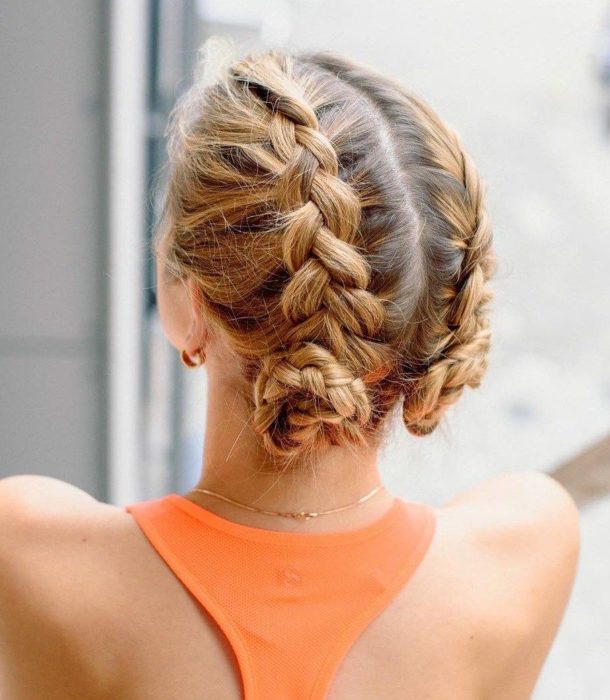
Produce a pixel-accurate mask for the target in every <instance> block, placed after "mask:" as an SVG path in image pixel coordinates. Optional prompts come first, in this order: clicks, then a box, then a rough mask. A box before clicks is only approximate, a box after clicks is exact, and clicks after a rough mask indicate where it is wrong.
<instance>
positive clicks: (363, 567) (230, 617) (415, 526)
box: [125, 493, 436, 700]
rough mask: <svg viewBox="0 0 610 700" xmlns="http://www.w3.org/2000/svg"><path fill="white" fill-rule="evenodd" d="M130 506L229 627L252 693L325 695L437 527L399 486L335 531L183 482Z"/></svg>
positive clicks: (257, 696)
mask: <svg viewBox="0 0 610 700" xmlns="http://www.w3.org/2000/svg"><path fill="white" fill-rule="evenodd" d="M125 510H126V511H127V512H129V513H131V514H132V515H133V517H134V518H135V520H136V522H137V523H138V525H139V527H140V529H141V530H142V532H143V533H144V535H145V536H146V537H147V539H148V540H149V541H150V544H151V545H152V546H153V547H154V549H155V550H156V551H157V553H158V554H159V556H160V557H161V558H162V559H163V560H164V562H165V563H166V564H167V566H168V567H169V568H170V569H171V571H172V572H173V573H174V574H175V575H176V576H177V577H178V579H179V580H180V581H181V582H182V584H183V585H184V586H185V587H186V588H187V589H188V590H189V591H190V592H191V593H192V594H193V596H194V597H195V598H196V600H197V601H198V602H199V603H200V604H201V605H202V606H203V608H204V609H205V610H206V611H207V612H208V614H210V615H211V616H212V618H213V619H214V620H215V621H216V623H217V624H218V626H219V627H220V629H221V630H222V631H223V632H224V634H225V635H226V638H227V640H228V642H229V644H230V645H231V647H232V648H233V651H234V653H235V656H236V658H237V661H238V665H239V670H240V674H241V681H242V688H243V697H244V699H245V700H269V699H270V698H277V699H278V700H280V699H281V700H323V699H324V698H325V697H326V695H327V693H328V690H329V688H330V684H331V681H332V679H333V676H334V674H335V673H336V671H337V670H338V667H339V665H340V663H341V661H342V659H343V658H344V657H345V655H346V654H347V652H348V651H349V649H350V647H351V646H352V645H353V643H354V642H355V641H356V639H357V638H358V637H359V635H360V634H361V633H362V632H363V631H364V629H365V628H366V627H367V626H368V624H369V623H370V622H371V621H372V620H373V619H374V618H376V617H377V616H378V615H379V614H380V613H381V611H382V610H383V609H384V608H385V607H386V605H387V604H388V603H389V602H390V600H391V599H392V598H393V597H394V596H396V595H397V594H398V593H399V592H400V590H401V589H402V588H403V587H404V586H405V584H406V583H407V582H408V581H409V579H410V578H411V576H412V575H413V573H414V572H415V570H416V568H417V566H418V564H419V563H420V562H421V560H422V559H423V557H424V554H425V553H426V551H427V549H428V547H429V545H430V543H431V540H432V538H433V534H434V532H435V529H436V515H435V511H434V509H433V508H432V506H430V505H427V504H425V503H418V502H411V501H404V500H402V499H400V498H395V499H394V503H393V505H392V506H391V507H390V509H389V510H388V511H386V512H385V513H384V514H383V516H382V517H381V518H380V519H377V520H376V521H373V522H372V523H369V524H367V525H366V526H364V527H360V528H358V529H354V530H343V531H335V532H284V531H278V530H265V529H262V528H256V527H251V526H248V525H243V524H241V523H236V522H234V521H232V520H227V519H225V518H223V517H221V516H219V515H216V514H215V513H213V512H211V511H208V510H205V509H204V508H203V507H202V506H200V505H198V504H196V503H194V502H193V501H190V500H189V499H187V498H186V497H184V496H180V495H179V494H177V493H171V494H168V495H166V496H164V497H162V498H158V499H152V500H147V501H140V502H138V503H132V504H130V505H127V506H125Z"/></svg>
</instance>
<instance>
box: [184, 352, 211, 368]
mask: <svg viewBox="0 0 610 700" xmlns="http://www.w3.org/2000/svg"><path fill="white" fill-rule="evenodd" d="M195 357H197V359H198V361H197V362H193V360H192V358H191V356H190V355H189V354H188V352H187V351H186V349H185V350H182V352H181V353H180V359H181V361H182V364H183V365H184V366H185V367H188V368H189V369H193V368H195V367H200V366H201V365H202V364H203V362H204V360H205V355H204V354H203V351H202V350H201V348H199V350H197V351H196V353H195Z"/></svg>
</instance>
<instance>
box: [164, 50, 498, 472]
mask: <svg viewBox="0 0 610 700" xmlns="http://www.w3.org/2000/svg"><path fill="white" fill-rule="evenodd" d="M167 135H168V137H169V138H168V156H169V158H168V167H169V177H168V180H167V192H166V196H165V199H164V206H163V214H162V217H161V219H162V221H164V222H167V225H164V226H162V227H161V226H159V231H160V230H161V228H162V229H163V231H164V236H166V237H167V243H168V245H167V269H168V271H169V272H170V273H172V274H173V275H175V276H176V277H179V278H182V279H184V278H190V279H192V280H194V281H195V282H196V283H197V286H198V288H199V289H200V291H201V296H202V299H203V301H204V305H205V312H206V318H207V319H208V320H209V321H210V323H211V324H212V326H214V327H217V328H219V329H222V331H224V333H226V337H227V338H228V339H229V340H230V344H231V347H232V348H233V349H234V350H235V353H236V356H237V357H239V358H240V360H241V370H242V376H243V379H244V391H243V398H244V399H245V400H246V402H247V404H248V406H249V408H250V410H251V414H250V415H251V417H252V423H253V427H254V429H255V431H256V433H257V434H258V435H259V436H260V437H261V439H262V442H263V444H264V447H265V448H266V449H267V451H268V452H269V453H270V454H271V455H273V456H274V457H275V458H277V459H279V460H280V461H281V462H282V463H283V464H289V463H291V462H292V461H294V460H295V459H296V458H297V457H298V456H305V455H306V454H312V453H313V452H315V451H318V450H321V449H324V448H326V447H328V446H329V445H343V446H357V445H361V444H364V443H365V442H366V439H367V438H372V437H374V436H375V435H377V437H378V436H379V434H380V430H379V429H380V425H381V423H382V420H383V419H384V418H385V417H386V415H387V414H388V413H389V411H390V409H391V408H392V407H393V406H394V405H395V404H396V403H397V401H398V400H399V399H402V417H403V421H404V425H405V426H406V428H407V430H408V431H409V432H411V433H412V434H414V435H418V436H422V435H427V434H429V433H430V432H432V431H433V430H434V429H435V427H436V426H437V424H438V422H439V420H440V418H441V415H442V414H443V411H444V410H445V409H446V408H447V407H448V406H449V405H450V404H452V403H454V402H455V401H456V400H457V399H458V397H459V396H460V394H461V392H462V390H463V388H464V387H465V386H470V387H477V386H479V384H480V381H481V377H482V375H483V373H484V371H485V369H486V367H487V355H488V350H489V347H490V331H489V322H488V318H487V316H486V313H485V311H486V308H485V307H486V305H487V304H488V302H489V301H490V300H491V298H492V293H491V292H490V290H489V288H488V287H487V285H486V283H487V281H488V279H489V278H490V276H491V275H492V273H493V271H494V267H495V263H494V257H493V254H492V248H491V244H492V232H491V227H490V223H489V220H488V217H487V214H486V211H485V207H484V201H483V200H484V192H483V186H482V182H481V179H480V177H479V175H478V173H477V171H476V169H475V166H474V165H473V163H472V161H471V159H470V157H469V156H468V154H467V153H466V151H465V150H464V148H463V146H462V143H461V141H460V139H459V137H458V136H457V134H456V133H455V132H454V131H453V130H452V129H451V128H450V127H449V126H448V125H447V124H445V123H444V122H443V121H441V119H440V118H439V117H438V116H437V115H436V114H435V113H434V111H433V110H432V109H431V108H430V107H429V106H427V105H426V104H425V103H424V102H423V101H422V100H421V99H420V98H418V97H417V96H415V95H414V94H412V93H410V92H408V91H407V90H406V89H405V88H404V87H402V86H401V85H399V84H397V83H395V82H393V81H391V80H389V79H387V78H385V77H383V76H381V75H379V74H377V73H375V72H374V71H372V70H370V69H369V68H367V67H365V66H362V65H359V64H356V63H354V62H352V61H350V60H348V59H346V58H343V57H340V56H337V55H336V54H332V53H328V52H323V53H309V54H306V53H299V54H289V53H287V52H284V51H280V50H272V51H268V52H266V53H263V54H261V55H257V56H248V57H245V58H241V59H236V60H234V61H233V62H232V63H231V64H230V65H228V66H227V67H226V68H225V69H224V70H223V72H222V73H221V75H220V76H219V77H218V78H217V79H216V80H215V81H213V82H212V83H211V84H208V85H205V86H203V85H201V84H199V83H198V82H195V84H194V85H193V86H192V87H191V88H190V89H189V90H188V91H187V92H186V93H185V94H184V95H183V96H182V97H181V98H179V100H178V101H177V103H176V105H175V107H174V109H173V111H172V114H171V115H170V120H169V122H168V130H167ZM157 238H158V239H159V236H158V237H157ZM158 242H159V240H157V243H158Z"/></svg>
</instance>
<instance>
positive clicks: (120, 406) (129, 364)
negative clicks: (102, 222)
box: [108, 0, 148, 505]
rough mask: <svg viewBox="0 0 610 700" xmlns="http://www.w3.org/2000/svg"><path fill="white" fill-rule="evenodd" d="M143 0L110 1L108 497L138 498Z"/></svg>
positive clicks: (143, 160) (144, 60)
mask: <svg viewBox="0 0 610 700" xmlns="http://www.w3.org/2000/svg"><path fill="white" fill-rule="evenodd" d="M147 30H148V3H147V2H146V0H131V1H130V2H123V1H122V0H113V1H112V3H111V17H110V113H109V126H110V134H109V139H110V143H109V160H110V162H109V187H108V192H109V270H110V280H109V297H110V298H109V302H110V303H109V334H108V342H109V348H108V350H109V374H110V376H109V383H108V386H109V393H110V395H109V401H108V411H109V417H108V425H109V443H110V444H109V452H108V455H109V458H108V459H109V463H108V501H109V502H110V503H113V504H117V505H119V504H124V503H126V502H128V501H132V500H137V499H138V498H139V483H140V478H139V475H140V468H141V464H140V435H141V425H140V423H141V410H140V397H141V371H140V370H141V367H140V363H141V336H142V331H141V329H142V316H143V312H144V302H145V298H144V292H143V265H142V258H143V254H144V247H145V239H144V232H145V203H146V187H145V181H146V150H145V146H146V85H147V82H146V78H147V41H148V31H147Z"/></svg>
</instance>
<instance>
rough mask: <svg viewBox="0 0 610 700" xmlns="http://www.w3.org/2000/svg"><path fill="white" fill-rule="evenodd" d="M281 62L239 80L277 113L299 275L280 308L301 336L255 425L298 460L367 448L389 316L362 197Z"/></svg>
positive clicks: (277, 355)
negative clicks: (369, 379)
mask: <svg viewBox="0 0 610 700" xmlns="http://www.w3.org/2000/svg"><path fill="white" fill-rule="evenodd" d="M273 57H274V59H275V60H274V62H273V63H271V64H267V65H265V66H260V64H257V63H255V62H252V61H244V62H242V63H239V64H237V65H235V66H233V68H232V70H231V75H232V76H233V78H234V79H236V80H237V81H240V82H242V83H243V84H245V85H246V86H247V87H248V88H249V89H251V90H253V91H254V92H255V94H256V95H257V96H258V97H259V98H260V99H261V100H262V101H263V102H264V104H265V105H266V106H267V107H268V108H269V109H270V110H271V114H272V118H271V122H270V127H269V139H270V142H271V146H272V148H273V150H274V152H275V154H276V156H277V157H278V158H279V159H280V160H281V161H282V163H283V168H282V170H281V171H280V172H279V174H278V176H277V178H276V181H275V182H276V195H275V199H276V205H277V207H278V211H279V212H281V213H282V214H283V221H284V222H285V230H284V233H283V242H282V254H283V261H284V264H285V266H286V268H287V270H288V272H289V273H290V275H291V277H290V280H289V281H288V283H287V284H286V286H285V288H284V290H283V291H282V294H281V299H280V305H281V309H282V312H283V314H284V316H285V318H286V319H287V320H288V321H289V322H290V323H291V324H292V328H290V330H289V331H288V333H287V334H286V337H285V346H284V347H282V348H280V349H279V350H277V351H276V352H274V353H272V354H269V355H268V356H266V357H265V358H264V359H263V361H262V367H261V370H260V373H259V375H258V377H257V379H256V382H255V385H254V397H255V404H256V410H255V412H254V416H253V420H254V427H255V429H256V430H257V432H259V433H260V434H261V435H262V436H263V439H264V441H265V445H266V447H267V449H268V450H269V451H270V452H274V453H276V454H279V455H282V456H290V455H291V454H293V453H294V452H295V451H298V452H300V451H302V450H303V449H304V447H308V446H309V447H313V446H314V445H321V444H325V443H328V444H342V443H343V442H351V443H355V444H358V443H359V442H360V441H361V438H362V432H361V427H362V426H363V425H365V424H366V423H367V421H368V420H369V419H370V417H371V406H370V402H369V397H368V395H367V389H366V386H365V383H364V381H363V379H362V375H366V374H367V373H368V372H369V371H371V370H373V369H374V368H375V366H376V365H378V364H379V358H378V353H375V351H374V350H373V351H372V348H371V344H370V342H369V340H368V339H371V338H375V337H376V335H377V334H378V333H379V331H380V329H381V327H382V325H383V320H384V308H383V305H382V303H381V301H380V300H379V299H377V298H376V297H375V296H374V295H373V294H371V293H370V292H369V291H367V287H368V285H369V282H370V268H369V265H368V263H367V261H366V259H365V258H364V257H363V256H362V254H361V253H360V252H359V251H358V249H357V248H356V247H355V245H354V242H355V239H356V235H357V232H358V226H359V223H360V202H359V199H358V196H357V194H356V193H355V191H354V190H353V189H352V188H351V187H350V186H349V185H347V184H346V183H345V182H343V181H342V180H341V179H340V178H339V163H338V159H337V154H336V152H335V150H334V147H333V145H332V144H331V143H330V141H329V139H328V138H327V137H326V136H325V135H324V134H323V133H322V132H321V131H320V126H319V123H318V119H317V117H316V114H315V112H314V110H313V109H312V108H311V106H310V105H309V104H308V103H307V101H306V100H305V98H304V97H303V95H302V94H301V92H300V91H299V90H298V86H297V85H296V83H295V82H294V80H293V79H292V66H291V61H290V59H289V58H288V57H287V56H282V55H276V54H274V56H273ZM346 336H349V341H350V342H349V343H348V342H347V340H346ZM359 375H360V376H359Z"/></svg>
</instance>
